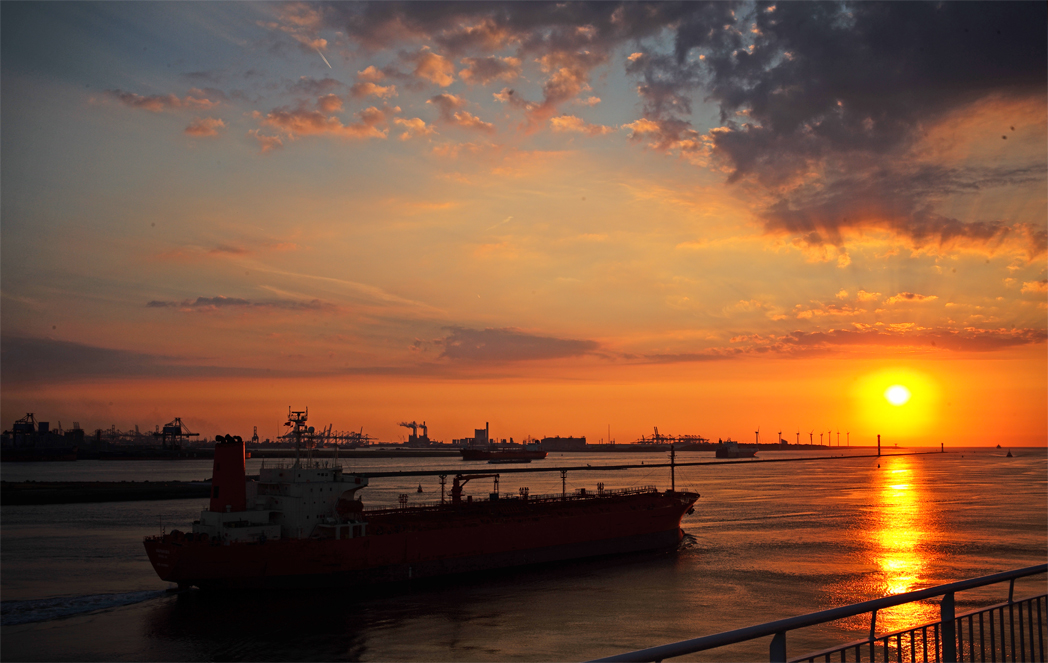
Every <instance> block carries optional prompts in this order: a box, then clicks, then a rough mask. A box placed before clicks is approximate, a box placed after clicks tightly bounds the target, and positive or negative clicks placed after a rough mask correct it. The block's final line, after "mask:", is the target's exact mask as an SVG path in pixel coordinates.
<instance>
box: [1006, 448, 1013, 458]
mask: <svg viewBox="0 0 1048 663" xmlns="http://www.w3.org/2000/svg"><path fill="white" fill-rule="evenodd" d="M1011 457H1012V450H1011V449H1009V450H1008V455H1007V456H1005V458H1011Z"/></svg>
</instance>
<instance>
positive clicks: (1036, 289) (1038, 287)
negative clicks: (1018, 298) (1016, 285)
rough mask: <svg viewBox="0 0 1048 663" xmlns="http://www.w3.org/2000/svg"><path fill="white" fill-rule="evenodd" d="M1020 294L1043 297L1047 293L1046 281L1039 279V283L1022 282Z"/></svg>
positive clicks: (1047, 285)
mask: <svg viewBox="0 0 1048 663" xmlns="http://www.w3.org/2000/svg"><path fill="white" fill-rule="evenodd" d="M1021 292H1022V293H1023V294H1027V293H1030V294H1035V295H1043V294H1046V293H1048V279H1041V280H1040V281H1023V287H1022V290H1021Z"/></svg>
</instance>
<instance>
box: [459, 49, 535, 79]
mask: <svg viewBox="0 0 1048 663" xmlns="http://www.w3.org/2000/svg"><path fill="white" fill-rule="evenodd" d="M460 62H461V64H463V65H465V69H461V70H459V78H461V79H462V80H463V81H465V82H467V83H469V84H471V85H472V84H480V85H487V84H489V83H491V82H493V81H499V80H501V81H512V80H514V79H515V78H517V77H518V76H520V72H521V66H522V65H521V61H520V58H514V57H504V58H500V57H498V56H495V55H489V56H488V57H484V58H462V60H460Z"/></svg>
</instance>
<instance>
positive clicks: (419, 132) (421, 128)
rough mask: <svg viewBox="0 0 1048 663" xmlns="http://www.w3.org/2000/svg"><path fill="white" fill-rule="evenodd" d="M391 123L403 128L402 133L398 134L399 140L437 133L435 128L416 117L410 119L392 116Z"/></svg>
mask: <svg viewBox="0 0 1048 663" xmlns="http://www.w3.org/2000/svg"><path fill="white" fill-rule="evenodd" d="M393 124H395V125H397V126H400V127H404V129H405V131H404V133H402V134H400V140H408V139H410V138H416V137H418V136H432V135H433V134H435V133H437V130H436V129H434V128H433V127H431V126H429V125H427V124H426V123H425V121H423V120H422V119H421V118H418V117H414V118H411V119H410V120H409V119H406V118H402V117H397V118H393Z"/></svg>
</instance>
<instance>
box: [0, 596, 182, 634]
mask: <svg viewBox="0 0 1048 663" xmlns="http://www.w3.org/2000/svg"><path fill="white" fill-rule="evenodd" d="M167 595H168V592H166V591H163V590H161V591H142V592H126V593H123V594H91V595H88V596H58V597H55V598H50V599H33V600H28V601H2V602H0V624H2V625H3V626H13V625H15V624H29V623H32V622H46V621H51V620H52V619H62V618H64V617H73V616H76V615H82V614H85V613H88V612H96V611H99V610H108V609H111V608H119V607H121V606H125V605H132V604H134V603H141V602H143V601H150V600H152V599H156V598H160V597H161V596H167Z"/></svg>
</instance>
